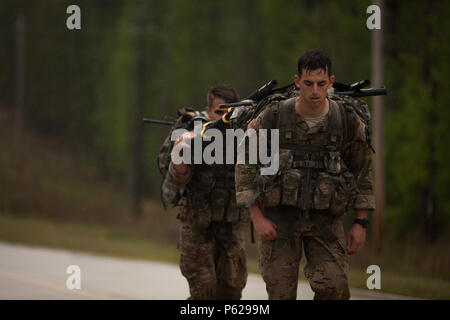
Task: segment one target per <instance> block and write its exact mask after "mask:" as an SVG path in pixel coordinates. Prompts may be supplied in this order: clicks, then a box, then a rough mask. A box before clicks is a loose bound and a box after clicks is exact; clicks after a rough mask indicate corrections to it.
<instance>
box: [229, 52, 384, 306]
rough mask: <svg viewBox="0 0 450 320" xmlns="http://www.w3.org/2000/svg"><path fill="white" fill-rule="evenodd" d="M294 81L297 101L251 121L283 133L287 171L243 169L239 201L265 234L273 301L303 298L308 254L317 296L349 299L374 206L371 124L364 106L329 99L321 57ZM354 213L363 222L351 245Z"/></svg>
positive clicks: (309, 57)
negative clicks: (355, 259)
mask: <svg viewBox="0 0 450 320" xmlns="http://www.w3.org/2000/svg"><path fill="white" fill-rule="evenodd" d="M294 80H295V85H296V87H297V88H299V89H300V92H299V94H298V96H296V97H293V98H290V99H287V100H281V101H280V100H274V101H272V102H271V104H270V105H268V106H267V107H266V108H265V110H264V111H263V112H262V113H260V114H259V116H258V117H257V118H256V119H255V120H254V121H253V122H252V126H253V128H254V129H255V130H259V129H279V139H280V140H279V147H280V149H279V160H280V162H279V167H280V169H279V171H278V172H277V174H276V175H273V176H262V175H260V174H259V170H260V166H259V165H252V164H238V165H237V166H236V190H237V195H236V198H237V203H238V206H247V207H249V208H250V217H251V220H252V221H253V224H254V228H255V230H256V232H257V233H258V235H259V236H260V241H259V253H260V261H259V267H260V271H261V274H262V277H263V279H264V281H265V282H266V289H267V292H268V295H269V299H296V295H297V283H298V271H299V263H300V260H301V258H302V248H303V249H304V252H305V256H306V260H307V264H306V267H305V270H304V274H305V276H306V278H307V279H308V281H309V283H310V285H311V288H312V290H313V291H314V293H315V295H314V298H315V299H349V297H350V293H349V287H348V281H347V272H348V256H347V255H348V254H355V253H357V252H358V251H359V250H360V249H361V248H362V247H363V245H364V242H365V237H366V227H367V223H368V220H367V217H368V210H369V209H374V208H375V201H374V195H373V186H372V169H371V149H370V146H369V143H368V141H369V138H368V133H367V132H368V130H366V129H367V124H366V123H365V121H363V120H364V119H362V118H361V117H360V115H359V113H358V112H357V109H355V108H354V105H355V104H360V106H361V105H362V104H363V102H362V101H361V100H356V99H353V98H350V97H343V96H340V97H334V98H333V97H332V96H330V95H329V94H328V89H330V88H331V87H332V85H333V82H334V75H333V73H332V69H331V61H330V59H329V58H328V56H327V55H326V54H325V53H323V52H321V51H316V50H309V51H306V52H305V53H304V54H302V55H301V56H300V58H299V60H298V74H296V75H295V77H294ZM366 107H367V106H366ZM365 110H367V109H365ZM350 208H353V209H354V211H355V215H356V219H355V223H354V224H353V226H352V228H351V229H350V231H349V233H348V236H347V244H345V235H344V228H343V215H344V213H345V212H346V211H347V210H348V209H350Z"/></svg>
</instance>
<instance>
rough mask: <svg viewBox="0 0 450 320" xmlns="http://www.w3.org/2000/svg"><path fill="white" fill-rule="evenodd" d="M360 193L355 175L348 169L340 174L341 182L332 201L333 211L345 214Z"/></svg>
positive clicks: (335, 213) (333, 212)
mask: <svg viewBox="0 0 450 320" xmlns="http://www.w3.org/2000/svg"><path fill="white" fill-rule="evenodd" d="M357 194H358V191H357V188H356V181H355V177H354V176H353V174H352V173H350V172H348V171H346V172H344V173H342V174H341V175H340V176H339V183H338V185H337V187H336V191H335V193H334V195H333V199H332V201H331V206H330V209H331V213H332V214H334V215H343V214H344V213H345V212H347V211H348V210H349V208H350V207H351V206H352V205H353V202H354V201H355V198H356V195H357Z"/></svg>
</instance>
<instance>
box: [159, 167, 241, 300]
mask: <svg viewBox="0 0 450 320" xmlns="http://www.w3.org/2000/svg"><path fill="white" fill-rule="evenodd" d="M168 179H169V181H170V182H171V183H173V184H174V185H176V186H177V187H184V188H185V190H186V195H185V197H184V198H183V199H182V202H183V206H182V208H181V211H180V213H179V215H178V218H179V219H180V222H181V224H180V238H179V244H178V246H179V249H180V253H181V259H180V268H181V272H182V274H183V276H184V277H186V279H187V280H188V283H189V290H190V294H191V297H190V299H240V298H241V293H242V290H243V288H244V287H245V284H246V282H247V266H246V256H245V242H244V226H245V222H248V221H249V218H248V211H247V210H245V209H238V208H237V206H236V197H235V195H236V193H235V188H234V165H203V164H201V165H189V166H188V171H187V173H186V174H184V175H181V174H179V173H177V172H176V171H175V169H174V167H173V164H172V163H171V164H170V166H169V170H168Z"/></svg>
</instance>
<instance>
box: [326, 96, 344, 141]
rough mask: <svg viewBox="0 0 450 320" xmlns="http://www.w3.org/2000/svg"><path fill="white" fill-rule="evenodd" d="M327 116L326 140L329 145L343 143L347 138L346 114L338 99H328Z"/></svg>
mask: <svg viewBox="0 0 450 320" xmlns="http://www.w3.org/2000/svg"><path fill="white" fill-rule="evenodd" d="M330 101H331V103H330V117H329V118H328V142H329V143H330V144H331V145H343V144H345V143H346V139H347V136H348V134H347V115H346V111H345V107H344V106H343V105H342V104H341V103H339V102H338V101H333V100H330Z"/></svg>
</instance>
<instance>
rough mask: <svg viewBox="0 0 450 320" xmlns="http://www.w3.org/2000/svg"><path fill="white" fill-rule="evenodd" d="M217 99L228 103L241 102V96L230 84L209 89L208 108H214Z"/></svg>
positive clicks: (207, 95)
mask: <svg viewBox="0 0 450 320" xmlns="http://www.w3.org/2000/svg"><path fill="white" fill-rule="evenodd" d="M215 98H222V99H223V100H225V102H226V103H233V102H238V101H239V94H238V93H237V91H236V89H234V88H233V87H232V86H230V85H228V84H216V85H214V86H212V87H210V88H209V89H208V93H207V94H206V103H207V106H208V107H212V104H213V101H214V99H215Z"/></svg>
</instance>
